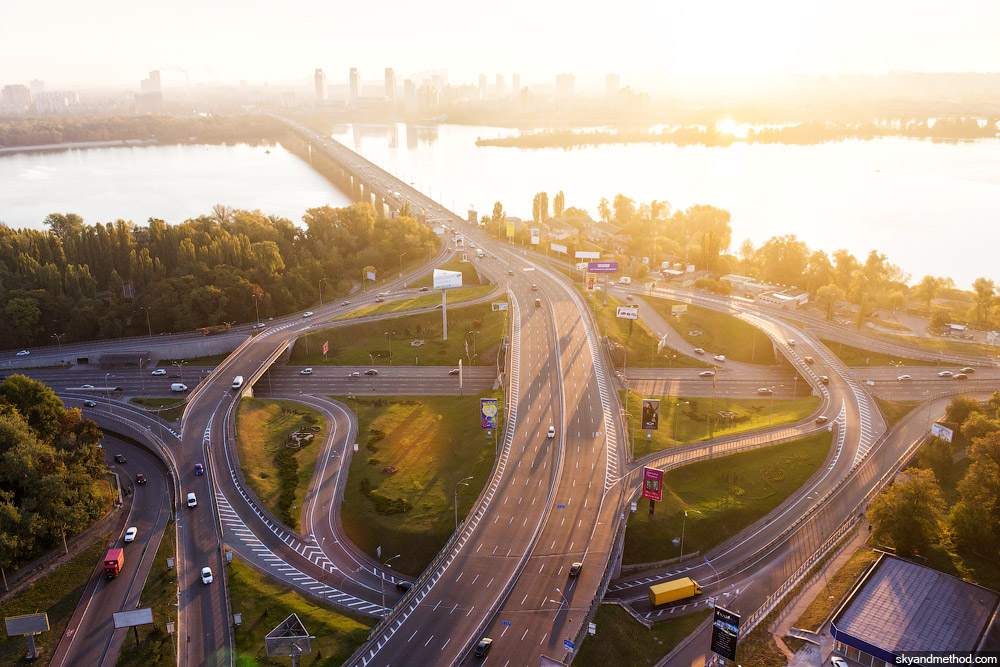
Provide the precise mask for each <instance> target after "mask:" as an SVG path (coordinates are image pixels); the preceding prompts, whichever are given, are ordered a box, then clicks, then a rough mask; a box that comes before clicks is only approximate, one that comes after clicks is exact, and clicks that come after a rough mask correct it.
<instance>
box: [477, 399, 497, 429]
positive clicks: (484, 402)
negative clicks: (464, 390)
mask: <svg viewBox="0 0 1000 667" xmlns="http://www.w3.org/2000/svg"><path fill="white" fill-rule="evenodd" d="M479 412H480V416H481V417H482V421H483V428H488V429H494V430H495V429H496V427H497V413H499V412H500V406H499V401H498V400H497V399H495V398H481V399H479Z"/></svg>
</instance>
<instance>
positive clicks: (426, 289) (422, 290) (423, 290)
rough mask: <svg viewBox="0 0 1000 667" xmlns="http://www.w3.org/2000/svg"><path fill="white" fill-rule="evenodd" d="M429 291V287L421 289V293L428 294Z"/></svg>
mask: <svg viewBox="0 0 1000 667" xmlns="http://www.w3.org/2000/svg"><path fill="white" fill-rule="evenodd" d="M429 289H430V288H429V287H421V288H420V291H421V292H426V291H428V290H429Z"/></svg>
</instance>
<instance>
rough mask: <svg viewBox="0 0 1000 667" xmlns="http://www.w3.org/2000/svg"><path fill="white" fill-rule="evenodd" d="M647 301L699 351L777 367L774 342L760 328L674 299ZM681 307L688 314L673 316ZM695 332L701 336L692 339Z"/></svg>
mask: <svg viewBox="0 0 1000 667" xmlns="http://www.w3.org/2000/svg"><path fill="white" fill-rule="evenodd" d="M646 301H647V302H648V303H649V305H650V306H652V307H653V309H654V310H656V312H658V313H659V314H660V315H661V316H663V319H665V320H666V321H667V322H670V324H671V326H673V328H674V329H675V330H676V331H677V333H679V334H680V335H681V337H682V338H683V339H684V340H686V341H687V342H688V343H690V344H691V345H694V346H695V347H701V348H704V349H705V350H706V351H707V352H710V353H712V354H724V355H726V358H727V359H732V360H733V361H742V362H744V363H748V364H774V363H777V361H776V360H775V358H774V348H773V346H772V344H771V339H770V338H768V337H767V335H765V334H764V333H763V332H761V331H759V330H758V329H757V327H755V326H753V325H751V324H748V323H747V322H744V321H743V320H741V319H739V318H738V317H736V316H734V315H729V314H727V313H722V312H719V311H717V310H711V309H709V308H702V307H701V306H695V305H692V304H685V303H683V302H682V301H673V300H671V299H658V298H650V297H647V298H646ZM679 305H686V306H687V313H685V314H684V315H678V316H676V317H675V316H673V315H671V314H670V308H671V306H679ZM691 331H700V332H701V335H699V336H692V335H690V334H689V332H691Z"/></svg>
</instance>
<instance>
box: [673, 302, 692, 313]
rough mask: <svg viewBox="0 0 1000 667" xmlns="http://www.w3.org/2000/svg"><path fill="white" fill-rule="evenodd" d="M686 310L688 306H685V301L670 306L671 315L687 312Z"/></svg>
mask: <svg viewBox="0 0 1000 667" xmlns="http://www.w3.org/2000/svg"><path fill="white" fill-rule="evenodd" d="M687 311H688V307H687V304H686V303H682V304H680V305H677V306H670V314H671V315H684V314H686V313H687Z"/></svg>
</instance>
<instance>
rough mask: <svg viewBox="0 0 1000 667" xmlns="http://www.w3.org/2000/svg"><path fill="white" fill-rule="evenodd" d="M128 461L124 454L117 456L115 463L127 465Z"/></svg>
mask: <svg viewBox="0 0 1000 667" xmlns="http://www.w3.org/2000/svg"><path fill="white" fill-rule="evenodd" d="M126 461H128V459H126V458H125V455H124V454H115V463H125V462H126Z"/></svg>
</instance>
